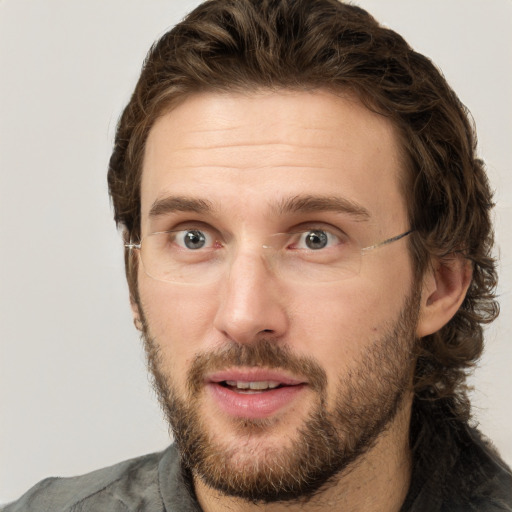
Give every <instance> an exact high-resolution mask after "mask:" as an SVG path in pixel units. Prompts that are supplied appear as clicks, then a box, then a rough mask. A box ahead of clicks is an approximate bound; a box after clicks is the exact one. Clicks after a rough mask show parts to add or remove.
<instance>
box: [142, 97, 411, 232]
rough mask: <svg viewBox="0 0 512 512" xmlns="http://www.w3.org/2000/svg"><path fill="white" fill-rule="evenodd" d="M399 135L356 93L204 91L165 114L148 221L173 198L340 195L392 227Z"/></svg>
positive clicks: (153, 138)
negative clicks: (155, 207) (160, 203)
mask: <svg viewBox="0 0 512 512" xmlns="http://www.w3.org/2000/svg"><path fill="white" fill-rule="evenodd" d="M402 167H403V166H402V164H401V159H400V148H399V145H398V137H397V135H396V133H395V129H394V127H393V125H392V124H391V123H390V122H389V120H387V119H386V118H385V117H383V116H380V115H378V114H376V113H374V112H371V111H370V110H368V109H367V108H366V107H364V106H363V105H362V104H361V103H360V102H359V101H358V100H357V99H356V98H355V97H354V96H351V95H348V94H344V95H334V94H332V93H330V92H326V91H311V92H306V91H278V92H270V91H259V92H253V93H247V94H240V93H236V94H235V93H201V94H196V95H193V96H191V97H190V98H188V99H187V100H185V101H184V102H183V103H182V104H180V105H179V106H177V107H176V108H175V109H174V110H172V111H171V112H168V113H166V114H164V115H163V116H162V117H160V118H159V119H158V120H157V121H156V123H155V124H154V126H153V127H152V129H151V131H150V134H149V137H148V140H147V144H146V149H145V155H144V162H143V174H142V187H141V202H142V212H141V213H142V219H143V223H144V219H146V218H147V217H148V215H149V212H150V211H151V207H152V205H154V204H155V202H157V201H159V200H162V199H163V198H165V197H167V196H180V197H194V198H195V197H197V198H199V199H205V200H207V201H208V202H209V203H210V204H216V205H219V206H220V207H221V209H222V207H225V208H232V207H239V208H246V207H249V205H252V204H254V205H256V204H257V205H259V207H260V208H261V209H264V208H265V207H266V206H267V205H269V204H270V203H272V201H274V202H276V201H277V202H279V201H286V200H288V199H289V198H291V197H295V196H303V195H305V194H308V195H318V196H324V197H325V196H333V195H335V196H337V197H341V198H342V199H346V200H349V201H352V202H355V203H357V204H361V206H363V207H364V208H366V209H368V210H369V212H370V213H371V214H372V215H374V216H375V217H378V216H381V215H382V214H383V212H386V211H387V217H388V218H387V219H384V220H386V221H387V222H388V221H389V222H391V221H392V220H393V219H392V218H393V217H396V216H397V215H402V214H404V212H405V206H404V200H403V197H402V194H401V193H400V190H401V189H400V176H401V173H402V172H403V170H402Z"/></svg>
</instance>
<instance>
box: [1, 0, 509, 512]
mask: <svg viewBox="0 0 512 512" xmlns="http://www.w3.org/2000/svg"><path fill="white" fill-rule="evenodd" d="M109 187H110V193H111V196H112V200H113V203H114V209H115V218H116V222H117V223H118V224H119V225H121V226H122V227H123V229H124V234H125V243H126V253H125V254H126V270H127V277H128V282H129V286H130V294H131V303H132V309H133V316H134V321H135V325H136V326H137V328H138V329H139V330H140V331H141V332H142V334H143V338H144V341H145V345H146V349H147V354H148V360H149V364H150V367H151V370H152V372H153V375H154V379H155V385H156V389H157V390H158V392H159V397H160V401H161V403H162V406H163V408H164V410H165V411H166V413H167V416H168V418H169V421H170V424H171V426H172V428H173V432H174V436H175V439H176V445H175V446H172V447H170V448H169V449H168V450H166V451H165V452H163V453H160V454H153V455H149V456H146V457H142V458H139V459H135V460H131V461H127V462H125V463H122V464H120V465H117V466H114V467H112V468H107V469H103V470H100V471H98V472H95V473H92V474H89V475H85V476H82V477H77V478H72V479H63V480H56V479H48V480H45V481H43V482H41V483H40V484H38V485H37V486H36V487H35V488H33V489H32V490H31V491H29V492H28V493H27V494H26V495H25V496H23V497H22V498H21V499H20V500H19V501H18V502H17V503H15V504H12V505H11V506H8V507H7V508H6V509H5V510H8V511H11V510H109V511H110V510H113V511H115V510H148V511H153V510H155V511H156V510H158V511H162V510H167V511H172V510H176V511H189V510H204V511H213V512H215V511H224V510H237V511H238V510H239V511H245V510H247V511H250V510H272V511H279V510H285V509H287V510H326V509H334V510H362V511H372V510H375V511H377V510H378V511H398V510H403V511H409V510H411V511H420V510H422V511H423V510H428V511H438V510H439V511H441V510H443V511H453V510H455V511H457V510H460V511H462V510H464V511H466V510H493V511H494V510H512V496H511V492H512V491H511V486H512V477H511V473H510V470H509V469H508V468H507V467H506V465H505V464H504V463H503V462H502V461H501V460H500V458H499V456H498V455H497V454H496V453H495V451H494V450H493V449H492V447H491V446H490V444H489V443H488V442H486V441H485V440H484V439H483V438H482V436H481V435H480V434H479V432H478V431H477V430H475V429H474V428H472V427H471V424H470V408H469V402H468V399H467V396H466V390H465V379H466V372H467V370H468V369H469V368H470V367H471V366H472V365H473V364H474V362H475V361H476V360H477V359H478V357H479V356H480V354H481V351H482V329H481V325H482V324H483V323H487V322H490V321H492V320H493V319H494V317H495V316H496V315H497V305H496V303H495V301H494V289H495V285H496V274H495V268H494V261H493V259H492V257H491V249H492V228H491V224H490V220H489V213H490V208H491V205H492V198H491V193H490V190H489V186H488V183H487V179H486V176H485V173H484V169H483V164H482V162H481V161H479V160H478V159H477V158H476V157H475V137H474V133H473V130H472V127H471V125H470V123H469V122H468V119H467V116H466V113H465V110H464V108H463V107H462V106H461V104H460V102H459V100H458V99H457V97H456V96H455V94H454V93H453V91H451V89H450V88H449V87H448V85H447V84H446V82H445V81H444V79H443V78H442V77H441V76H440V74H439V73H438V71H437V70H436V69H435V68H434V66H433V65H432V64H431V63H430V62H429V61H428V60H427V59H426V58H425V57H423V56H421V55H419V54H417V53H415V52H413V51H412V50H411V49H410V48H409V47H408V46H407V44H406V43H405V42H404V41H403V39H401V37H400V36H398V35H397V34H395V33H394V32H392V31H390V30H387V29H384V28H382V27H380V26H379V25H378V24H377V23H376V22H375V21H374V20H373V19H372V18H371V17H370V16H369V15H368V14H367V13H365V12H364V11H362V10H361V9H358V8H356V7H354V6H350V5H347V4H342V3H338V2H337V1H335V0H319V1H315V2H312V1H311V0H299V1H295V2H288V1H285V0H275V1H262V0H259V1H257V0H236V1H234V0H233V1H227V0H213V1H211V2H207V3H205V4H203V5H202V6H200V7H198V8H197V9H196V10H195V11H194V12H193V13H191V14H190V15H189V16H188V17H187V18H186V19H185V20H184V21H183V22H182V23H180V24H179V25H178V26H177V27H175V28H174V29H173V30H172V31H171V32H169V33H168V34H166V35H165V36H163V38H162V39H161V40H160V41H159V42H158V43H157V45H156V46H155V47H154V48H153V49H152V51H151V52H150V55H149V56H148V59H147V61H146V64H145V67H144V69H143V72H142V74H141V77H140V80H139V83H138V85H137V87H136V89H135V92H134V95H133V97H132V99H131V100H130V103H129V104H128V106H127V107H126V109H125V111H124V113H123V116H122V118H121V120H120V123H119V126H118V131H117V136H116V143H115V147H114V151H113V154H112V157H111V161H110V168H109Z"/></svg>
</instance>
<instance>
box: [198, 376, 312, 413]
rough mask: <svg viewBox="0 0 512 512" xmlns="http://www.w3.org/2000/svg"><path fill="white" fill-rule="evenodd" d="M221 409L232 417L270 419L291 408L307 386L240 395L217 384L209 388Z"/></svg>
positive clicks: (285, 387)
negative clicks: (292, 402)
mask: <svg viewBox="0 0 512 512" xmlns="http://www.w3.org/2000/svg"><path fill="white" fill-rule="evenodd" d="M207 388H208V390H209V391H210V393H211V394H212V395H213V398H214V400H215V401H216V403H217V405H218V406H219V407H220V409H221V410H222V411H223V412H225V413H227V414H228V415H230V416H233V417H237V418H246V419H263V418H268V417H269V416H272V415H274V414H276V413H277V412H279V411H280V410H282V409H284V408H285V407H287V406H289V405H290V403H291V401H292V400H293V399H295V398H296V397H297V395H299V394H300V393H302V392H303V391H304V390H305V388H306V386H305V385H304V384H299V385H296V386H283V387H280V388H276V389H270V390H268V391H262V392H258V393H254V392H253V393H240V392H237V391H234V390H232V389H231V388H229V387H225V386H222V385H220V384H217V383H214V382H212V383H209V384H208V386H207Z"/></svg>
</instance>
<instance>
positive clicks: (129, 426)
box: [0, 0, 512, 503]
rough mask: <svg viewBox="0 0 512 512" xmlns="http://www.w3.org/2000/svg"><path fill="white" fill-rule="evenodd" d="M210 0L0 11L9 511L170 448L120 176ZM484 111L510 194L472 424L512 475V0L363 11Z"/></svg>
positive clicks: (382, 2)
mask: <svg viewBox="0 0 512 512" xmlns="http://www.w3.org/2000/svg"><path fill="white" fill-rule="evenodd" d="M197 3H198V2H197V1H192V0H190V1H185V0H165V1H164V0H109V1H104V0H88V1H87V2H84V1H80V0H42V1H41V0H0V243H1V247H2V249H1V251H0V301H1V302H0V326H1V327H0V329H1V330H0V333H1V334H0V336H1V345H0V407H1V409H0V503H2V502H6V501H9V500H11V499H14V498H16V497H18V496H19V495H20V494H21V493H22V492H24V491H25V490H26V489H27V488H28V487H30V486H31V485H32V484H34V483H35V482H36V481H38V480H40V479H41V478H44V477H46V476H49V475H73V474H79V473H84V472H87V471H90V470H92V469H96V468H99V467H102V466H105V465H109V464H113V463H115V462H117V461H120V460H122V459H126V458H129V457H133V456H137V455H140V454H143V453H147V452H150V451H155V450H160V449H162V448H164V447H165V446H166V445H167V444H168V442H169V438H168V433H167V427H166V425H165V423H164V421H163V420H162V417H161V414H160V411H159V409H158V407H157V405H156V400H155V397H154V396H153V392H152V391H151V389H150V386H149V385H148V378H147V376H146V370H145V362H144V356H143V352H142V349H141V344H140V342H139V339H138V335H137V332H136V331H135V329H134V328H133V325H132V321H131V316H130V311H129V305H128V299H127V290H126V285H125V282H124V275H123V268H122V246H121V241H120V238H119V237H118V234H117V233H116V230H115V228H114V224H113V222H112V220H111V216H112V215H111V211H110V205H109V200H108V196H107V187H106V168H107V162H108V158H109V154H110V148H111V144H112V140H113V133H114V128H115V124H116V122H117V118H118V116H119V114H120V112H121V109H122V107H123V106H124V104H125V103H126V101H127V100H128V97H129V95H130V93H131V90H132V88H133V86H134V84H135V81H136V79H137V76H138V72H139V69H140V66H141V63H142V60H143V58H144V56H145V54H146V51H147V49H148V48H149V46H150V44H151V43H152V42H153V41H154V40H155V39H156V38H157V37H158V36H159V35H161V34H162V33H163V32H164V31H165V30H166V29H167V28H169V27H170V26H172V25H173V24H174V23H175V22H177V21H178V20H179V19H181V18H182V17H183V16H184V15H185V13H186V12H188V11H189V10H190V9H191V8H192V7H194V6H195V5H196V4H197ZM357 3H359V5H361V6H363V7H366V8H367V9H369V10H370V12H372V13H373V14H374V15H375V16H376V18H377V19H379V20H380V21H382V22H383V23H385V24H387V25H388V26H390V27H392V28H394V29H396V30H398V31H399V32H400V33H401V34H402V35H404V36H405V38H406V39H407V40H408V41H409V42H410V43H411V44H412V45H413V46H414V47H415V48H416V49H418V50H419V51H421V52H423V53H425V54H426V55H428V56H429V57H431V58H432V59H433V60H434V61H435V62H436V63H437V64H438V66H439V67H441V69H442V70H443V72H444V73H445V76H446V77H447V79H448V81H449V82H450V83H451V84H452V86H453V87H454V88H455V90H456V91H457V92H458V94H459V96H460V98H461V99H462V101H463V102H464V103H465V104H466V105H467V106H468V107H469V108H470V110H471V111H472V113H473V116H474V118H475V120H476V123H477V127H478V131H479V140H480V153H481V155H482V156H483V158H484V159H485V160H486V161H487V163H488V167H489V175H490V178H491V181H492V183H493V186H494V187H495V189H496V199H497V208H496V232H497V241H498V244H499V247H500V248H501V276H502V280H501V285H500V294H501V301H502V315H501V317H500V319H499V321H498V322H497V323H496V324H495V325H494V326H493V327H492V328H491V329H490V330H489V332H488V337H487V339H488V346H487V352H486V355H485V357H484V358H483V360H482V362H481V364H480V368H479V369H478V371H477V374H476V377H475V378H474V380H473V382H474V384H475V386H476V388H477V391H476V392H475V393H474V400H475V414H476V417H477V418H478V420H479V421H480V423H481V426H482V430H483V431H484V432H486V433H487V434H488V435H489V436H490V437H491V438H492V439H493V440H494V441H495V443H496V445H497V446H498V448H499V449H500V450H501V452H502V454H503V456H504V458H505V460H507V461H508V462H509V463H512V436H511V434H512V412H511V406H510V395H511V393H512V375H511V374H512V368H511V362H512V341H511V339H510V338H511V337H512V315H511V313H512V299H511V297H512V171H511V163H512V158H511V156H512V151H511V143H512V139H511V135H512V69H511V63H512V2H511V1H510V0H414V1H413V0H359V1H358V2H357Z"/></svg>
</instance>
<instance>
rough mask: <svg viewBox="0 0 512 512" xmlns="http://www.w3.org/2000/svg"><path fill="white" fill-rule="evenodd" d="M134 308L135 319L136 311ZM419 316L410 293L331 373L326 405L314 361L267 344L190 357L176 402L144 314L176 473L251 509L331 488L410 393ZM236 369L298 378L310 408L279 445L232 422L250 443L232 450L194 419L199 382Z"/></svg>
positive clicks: (258, 427)
mask: <svg viewBox="0 0 512 512" xmlns="http://www.w3.org/2000/svg"><path fill="white" fill-rule="evenodd" d="M139 311H140V312H141V314H142V313H143V312H142V309H141V308H140V304H139ZM418 311H419V294H418V293H417V292H415V293H413V294H412V296H411V297H409V298H407V300H406V301H405V304H404V307H403V308H402V311H401V312H400V314H399V317H398V319H397V320H396V322H395V323H394V324H393V325H390V326H389V327H388V329H387V330H386V332H385V333H384V334H383V335H382V336H381V337H380V338H378V339H376V340H373V341H372V343H371V344H370V346H369V347H367V348H366V349H365V351H364V353H363V352H361V355H360V358H359V359H358V360H356V361H354V362H353V364H352V365H351V366H350V368H349V369H348V370H347V371H345V373H344V375H341V376H340V378H339V382H338V383H337V388H336V395H335V400H334V404H333V405H331V406H330V407H329V404H328V400H327V391H326V390H327V375H326V372H325V371H324V370H323V368H322V367H321V366H320V365H319V364H318V363H317V362H316V361H315V360H314V359H313V358H310V357H303V356H299V355H297V354H295V353H294V352H293V351H292V349H291V348H290V347H289V346H286V345H283V344H282V342H281V343H280V342H279V341H275V340H272V339H271V338H262V339H260V340H258V341H255V342H254V343H252V344H243V345H239V344H236V343H234V342H227V344H226V346H224V347H223V348H221V349H218V350H215V351H210V352H203V353H198V354H196V356H195V359H194V360H193V362H192V364H191V366H190V368H189V371H188V375H187V383H186V384H187V386H186V392H185V393H181V395H180V393H179V392H178V390H177V388H176V386H175V383H174V382H173V379H172V377H171V376H170V375H169V374H168V372H166V370H165V368H166V366H168V365H167V364H166V361H165V360H163V357H162V355H161V351H160V349H159V345H158V342H157V341H156V340H154V339H153V338H152V337H151V335H150V332H149V328H148V325H147V323H146V322H145V320H144V317H143V322H142V323H143V338H144V342H145V348H146V353H147V357H148V365H149V368H150V370H151V373H152V374H153V380H154V388H155V390H156V392H157V395H158V398H159V401H160V404H161V406H162V409H163V411H164V413H165V415H166V417H167V419H168V421H169V424H170V426H171V428H172V432H173V434H174V439H175V441H176V444H177V446H178V450H179V453H180V455H181V461H182V465H183V468H184V470H185V474H187V473H188V474H189V475H192V476H193V477H196V478H200V479H201V480H202V481H203V482H204V483H205V484H206V485H207V486H209V487H211V488H213V489H215V490H217V491H219V492H221V493H222V494H224V495H226V496H231V497H237V498H242V499H244V500H248V501H252V502H255V503H256V502H259V503H273V502H280V501H281V502H283V501H290V500H294V501H302V502H305V501H307V500H308V499H310V498H311V497H313V496H315V495H316V494H318V492H320V491H321V490H325V489H326V488H328V487H329V486H330V485H333V484H334V483H336V481H337V479H338V478H339V477H341V476H342V475H343V474H346V473H347V472H348V471H350V470H351V469H352V468H353V467H355V465H356V464H357V462H358V461H359V460H360V459H361V457H362V456H363V455H364V454H365V453H366V452H368V451H369V450H370V449H371V448H372V447H373V446H374V445H375V443H376V441H377V440H378V438H379V436H380V435H381V434H382V433H383V432H384V431H385V430H386V428H387V427H388V426H389V425H390V423H391V422H392V420H393V419H394V418H395V417H396V414H397V412H398V411H399V410H400V407H401V405H402V403H403V400H404V397H405V396H406V395H407V394H408V393H409V392H410V391H411V381H412V375H413V371H414V365H415V356H414V347H415V328H416V324H417V319H418ZM340 343H342V340H341V341H340ZM237 366H243V367H260V368H261V367H264V368H268V369H280V370H286V371H289V372H291V373H292V374H296V375H301V376H304V377H305V378H306V379H307V382H308V387H309V388H310V389H311V390H312V391H313V393H314V396H315V399H314V405H313V407H312V408H311V411H310V412H309V414H308V416H307V417H306V418H305V419H304V420H303V422H302V424H301V426H300V427H299V428H298V429H297V430H296V432H289V433H287V435H286V436H283V439H282V440H281V442H280V444H279V446H277V447H276V446H269V445H268V443H266V442H265V439H266V438H265V436H266V434H267V433H268V432H270V431H271V429H272V421H271V420H265V419H263V420H261V419H254V420H253V419H240V420H239V421H238V422H237V421H236V420H234V421H233V425H232V428H233V432H236V433H237V434H239V439H240V440H247V439H248V438H249V437H251V438H252V439H255V440H257V441H256V443H253V444H252V445H251V449H250V451H249V452H247V453H246V452H244V451H243V449H242V448H241V447H240V446H237V443H233V444H230V443H229V442H227V441H222V440H220V439H218V438H216V437H215V434H214V433H213V432H212V431H211V428H209V425H208V418H207V417H205V416H206V415H205V414H204V413H202V412H201V400H202V399H204V394H205V393H204V381H205V375H206V374H207V373H209V372H212V371H217V370H223V369H226V368H230V367H237ZM239 444H243V443H239Z"/></svg>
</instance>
